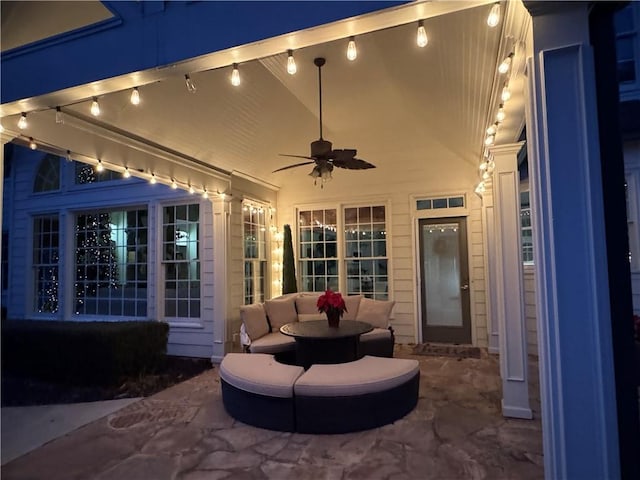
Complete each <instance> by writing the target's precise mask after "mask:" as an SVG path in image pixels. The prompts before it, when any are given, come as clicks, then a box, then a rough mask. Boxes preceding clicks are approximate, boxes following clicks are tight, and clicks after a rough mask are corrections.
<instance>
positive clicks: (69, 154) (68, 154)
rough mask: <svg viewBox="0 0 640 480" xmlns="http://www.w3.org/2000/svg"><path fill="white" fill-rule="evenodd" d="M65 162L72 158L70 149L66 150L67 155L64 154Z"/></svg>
mask: <svg viewBox="0 0 640 480" xmlns="http://www.w3.org/2000/svg"><path fill="white" fill-rule="evenodd" d="M65 158H66V160H67V162H70V161H71V160H72V158H71V150H67V155H66V156H65Z"/></svg>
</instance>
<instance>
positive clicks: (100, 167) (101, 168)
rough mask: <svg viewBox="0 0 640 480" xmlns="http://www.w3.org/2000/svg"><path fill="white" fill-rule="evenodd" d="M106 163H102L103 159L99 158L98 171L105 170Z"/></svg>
mask: <svg viewBox="0 0 640 480" xmlns="http://www.w3.org/2000/svg"><path fill="white" fill-rule="evenodd" d="M103 171H104V165H102V160H98V164H97V165H96V172H103Z"/></svg>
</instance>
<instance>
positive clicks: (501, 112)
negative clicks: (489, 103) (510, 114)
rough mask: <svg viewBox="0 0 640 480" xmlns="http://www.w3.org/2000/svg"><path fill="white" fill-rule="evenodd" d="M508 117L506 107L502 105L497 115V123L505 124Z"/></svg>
mask: <svg viewBox="0 0 640 480" xmlns="http://www.w3.org/2000/svg"><path fill="white" fill-rule="evenodd" d="M506 116H507V114H506V113H504V106H503V105H502V104H500V107H499V108H498V113H496V122H498V123H500V122H503V121H504V119H505V117H506Z"/></svg>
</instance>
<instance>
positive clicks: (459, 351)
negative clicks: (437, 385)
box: [413, 343, 480, 358]
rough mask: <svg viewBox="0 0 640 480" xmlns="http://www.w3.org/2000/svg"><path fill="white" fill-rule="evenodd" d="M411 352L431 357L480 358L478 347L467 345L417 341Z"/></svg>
mask: <svg viewBox="0 0 640 480" xmlns="http://www.w3.org/2000/svg"><path fill="white" fill-rule="evenodd" d="M413 354H414V355H429V356H433V357H456V358H480V349H479V348H478V347H471V346H468V345H445V344H438V343H419V344H418V345H416V346H415V347H413Z"/></svg>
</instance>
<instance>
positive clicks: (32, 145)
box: [29, 137, 38, 150]
mask: <svg viewBox="0 0 640 480" xmlns="http://www.w3.org/2000/svg"><path fill="white" fill-rule="evenodd" d="M29 148H30V149H31V150H35V149H36V148H38V145H36V141H35V140H34V139H33V137H29Z"/></svg>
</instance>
